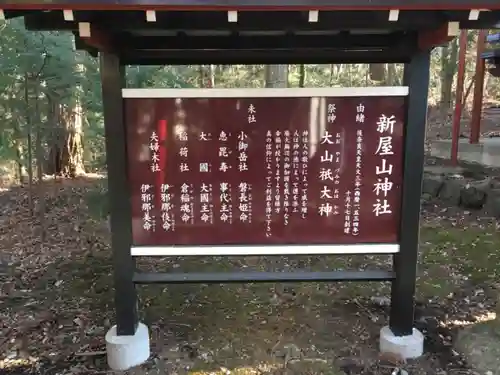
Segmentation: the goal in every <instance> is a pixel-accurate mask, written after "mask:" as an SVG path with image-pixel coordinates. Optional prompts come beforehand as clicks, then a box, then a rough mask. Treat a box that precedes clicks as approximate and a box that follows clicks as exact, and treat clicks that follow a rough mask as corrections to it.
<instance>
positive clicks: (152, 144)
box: [149, 132, 160, 172]
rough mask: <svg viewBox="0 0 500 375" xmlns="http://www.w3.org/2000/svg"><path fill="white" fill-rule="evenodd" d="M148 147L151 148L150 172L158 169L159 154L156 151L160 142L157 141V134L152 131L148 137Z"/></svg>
mask: <svg viewBox="0 0 500 375" xmlns="http://www.w3.org/2000/svg"><path fill="white" fill-rule="evenodd" d="M149 149H150V150H151V172H159V171H160V156H159V154H158V151H159V150H160V144H159V143H158V134H156V132H153V133H152V134H151V137H149Z"/></svg>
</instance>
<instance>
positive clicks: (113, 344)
mask: <svg viewBox="0 0 500 375" xmlns="http://www.w3.org/2000/svg"><path fill="white" fill-rule="evenodd" d="M106 354H107V357H108V366H109V367H110V368H111V369H112V370H117V371H122V370H128V369H130V368H132V367H135V366H138V365H140V364H142V363H144V362H146V361H147V359H148V358H149V354H150V351H149V331H148V327H147V326H146V325H145V324H143V323H139V325H138V326H137V331H136V332H135V335H133V336H118V335H117V333H116V325H115V326H113V327H111V328H110V329H109V331H108V332H107V333H106Z"/></svg>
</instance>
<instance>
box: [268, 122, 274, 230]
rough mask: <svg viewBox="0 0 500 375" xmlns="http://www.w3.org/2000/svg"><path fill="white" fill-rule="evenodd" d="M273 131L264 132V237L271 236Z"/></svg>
mask: <svg viewBox="0 0 500 375" xmlns="http://www.w3.org/2000/svg"><path fill="white" fill-rule="evenodd" d="M272 162H273V133H272V132H271V131H270V130H268V131H267V134H266V181H267V182H266V237H271V217H272V212H273V206H272V200H273V182H272V180H273V168H272Z"/></svg>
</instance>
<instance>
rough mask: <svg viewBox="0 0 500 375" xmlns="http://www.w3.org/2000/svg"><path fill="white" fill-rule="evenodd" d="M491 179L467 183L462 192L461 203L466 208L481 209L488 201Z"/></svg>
mask: <svg viewBox="0 0 500 375" xmlns="http://www.w3.org/2000/svg"><path fill="white" fill-rule="evenodd" d="M490 189H491V180H490V179H485V180H481V181H472V182H469V183H467V184H466V185H465V186H464V187H463V189H462V190H461V192H460V203H461V205H462V206H463V207H464V208H470V209H480V208H482V207H483V205H484V203H485V202H486V197H487V195H488V191H489V190H490Z"/></svg>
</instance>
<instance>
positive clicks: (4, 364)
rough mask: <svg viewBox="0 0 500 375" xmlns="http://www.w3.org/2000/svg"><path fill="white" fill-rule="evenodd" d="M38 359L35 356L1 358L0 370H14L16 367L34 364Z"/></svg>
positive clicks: (20, 367)
mask: <svg viewBox="0 0 500 375" xmlns="http://www.w3.org/2000/svg"><path fill="white" fill-rule="evenodd" d="M39 361H40V359H39V358H36V357H29V358H14V359H3V360H0V370H8V371H15V370H16V369H22V368H26V367H32V366H36V365H37V363H38V362H39Z"/></svg>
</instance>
